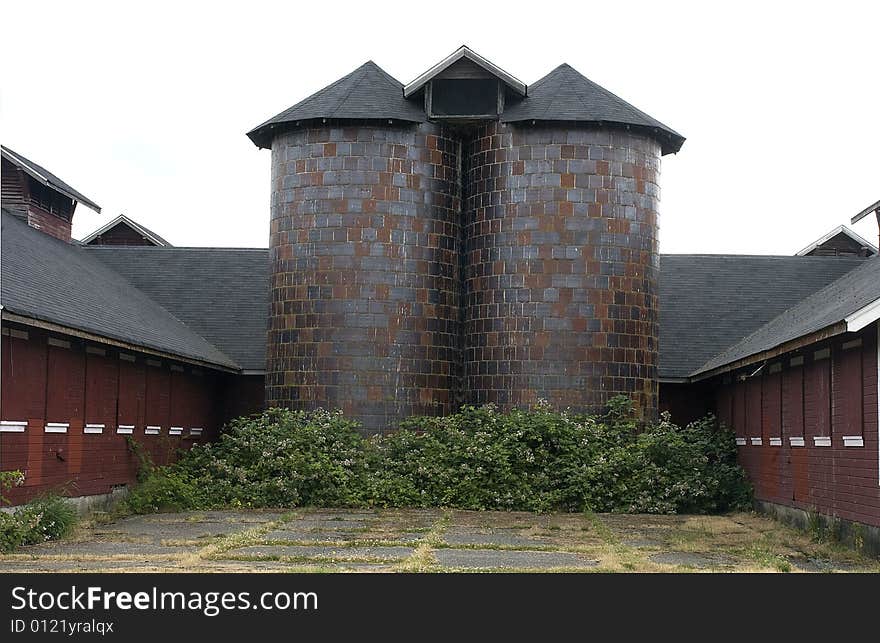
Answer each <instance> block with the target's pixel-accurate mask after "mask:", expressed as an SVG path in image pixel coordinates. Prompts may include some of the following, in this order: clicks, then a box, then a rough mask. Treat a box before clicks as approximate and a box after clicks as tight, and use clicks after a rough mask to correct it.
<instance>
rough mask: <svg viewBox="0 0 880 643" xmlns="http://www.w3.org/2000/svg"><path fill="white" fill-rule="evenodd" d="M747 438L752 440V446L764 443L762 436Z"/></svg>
mask: <svg viewBox="0 0 880 643" xmlns="http://www.w3.org/2000/svg"><path fill="white" fill-rule="evenodd" d="M749 439H750V440H751V441H752V446H753V447H759V446H761V445H762V444H764V439H763V438H749Z"/></svg>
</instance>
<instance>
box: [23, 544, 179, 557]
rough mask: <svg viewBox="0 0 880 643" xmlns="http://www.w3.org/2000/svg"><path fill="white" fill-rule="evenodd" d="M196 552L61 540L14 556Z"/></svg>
mask: <svg viewBox="0 0 880 643" xmlns="http://www.w3.org/2000/svg"><path fill="white" fill-rule="evenodd" d="M193 551H196V548H193V547H171V546H165V545H159V544H156V543H132V542H123V541H112V540H93V541H86V542H75V541H69V540H63V541H59V542H51V543H43V544H41V545H31V546H29V547H21V548H20V549H17V550H16V552H15V553H16V554H29V555H31V556H68V557H73V556H130V557H137V556H157V555H159V556H161V555H181V554H186V553H189V552H193Z"/></svg>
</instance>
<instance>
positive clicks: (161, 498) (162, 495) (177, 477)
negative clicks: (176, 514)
mask: <svg viewBox="0 0 880 643" xmlns="http://www.w3.org/2000/svg"><path fill="white" fill-rule="evenodd" d="M125 503H126V505H127V506H128V508H129V509H130V510H131V511H133V512H134V513H138V514H145V513H155V512H158V511H187V510H189V509H197V508H199V507H200V506H202V505H203V504H205V499H204V498H202V497H201V495H200V494H199V493H198V492H197V486H196V485H195V484H194V483H193V481H192V480H191V479H189V478H188V477H187V476H185V475H184V474H182V473H180V472H179V471H177V470H175V469H174V468H172V467H161V468H155V469H153V470H151V471H150V473H149V474H147V475H146V477H144V478H143V479H142V481H141V483H140V484H139V485H137V486H136V487H135V488H134V489H132V491H131V492H130V493H129V494H128V496H126V498H125Z"/></svg>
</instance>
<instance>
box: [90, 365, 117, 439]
mask: <svg viewBox="0 0 880 643" xmlns="http://www.w3.org/2000/svg"><path fill="white" fill-rule="evenodd" d="M118 388H119V365H118V364H117V360H116V359H115V358H109V357H107V356H106V354H104V355H101V354H96V353H86V401H85V422H86V424H103V425H104V427H105V430H111V429H112V428H113V427H114V425H115V422H116V401H117V399H116V398H117V391H118Z"/></svg>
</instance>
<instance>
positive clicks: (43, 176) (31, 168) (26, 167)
mask: <svg viewBox="0 0 880 643" xmlns="http://www.w3.org/2000/svg"><path fill="white" fill-rule="evenodd" d="M0 156H2V157H3V158H5V159H6V160H7V161H9V162H10V163H12V164H13V165H14V166H15V167H17V168H18V169H20V170H22V171H23V172H24V173H25V174H27V175H29V176H30V177H32V178H33V179H34V180H36V181H38V182H39V183H42V184H43V185H48V186H49V187H51V188H53V189H54V190H56V191H58V192H61V194H63V195H65V196H66V197H68V198H71V199H73V200H74V201H78V202H80V203H82V204H83V205H85V206H86V207H89V208H91V209H92V210H94V211H95V212H98V213H99V214H100V212H101V206H99V205H98V204H97V203H95V202H94V201H92V200H91V199H89V198H88V197H85V196H83V195H82V194H80V193H79V192H77V191H76V190H74V189H73V188H72V187H70V186H69V185H68V184H67V183H65V182H64V181H62V180H61V179H59V178H58V177H57V176H55V175H54V174H52V173H51V172H50V171H49V170H47V169H46V168H44V167H42V166H40V165H37V164H36V163H34V162H33V161H31V160H29V159H26V158H25V157H23V156H22V155H21V154H19V153H18V152H14V151H12V150H11V149H9V148H8V147H6V146H5V145H0Z"/></svg>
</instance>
